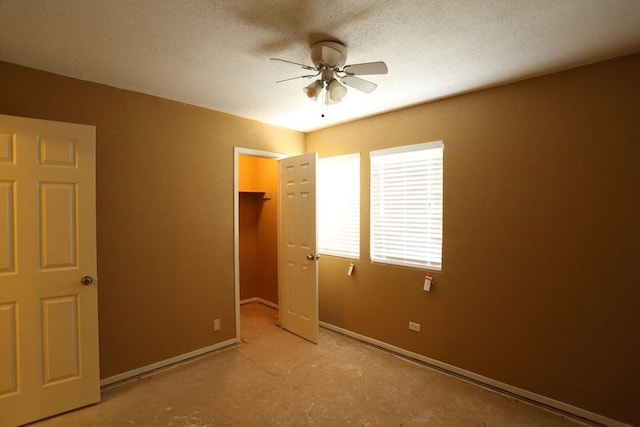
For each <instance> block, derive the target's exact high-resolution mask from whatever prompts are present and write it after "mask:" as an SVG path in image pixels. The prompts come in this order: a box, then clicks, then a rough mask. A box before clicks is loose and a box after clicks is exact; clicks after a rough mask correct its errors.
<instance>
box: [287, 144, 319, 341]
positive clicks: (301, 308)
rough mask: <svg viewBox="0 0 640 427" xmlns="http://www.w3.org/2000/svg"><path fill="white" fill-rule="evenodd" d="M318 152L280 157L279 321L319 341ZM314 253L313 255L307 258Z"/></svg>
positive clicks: (289, 328) (312, 339) (303, 335)
mask: <svg viewBox="0 0 640 427" xmlns="http://www.w3.org/2000/svg"><path fill="white" fill-rule="evenodd" d="M315 164H316V153H311V154H305V155H302V156H297V157H290V158H287V159H283V160H280V200H281V209H280V227H279V228H280V230H281V231H280V232H281V235H280V248H279V253H278V256H279V259H280V261H279V270H280V272H279V275H278V276H279V293H280V296H281V297H280V323H281V324H282V326H283V328H285V329H287V330H289V331H291V332H293V333H295V334H296V335H299V336H301V337H303V338H306V339H307V340H309V341H312V342H318V268H317V267H318V266H317V257H316V255H317V244H316V241H317V235H316V184H315V173H316V172H315ZM308 257H311V258H312V259H308Z"/></svg>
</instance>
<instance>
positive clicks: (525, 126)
mask: <svg viewBox="0 0 640 427" xmlns="http://www.w3.org/2000/svg"><path fill="white" fill-rule="evenodd" d="M639 120H640V55H634V56H629V57H626V58H622V59H617V60H613V61H609V62H605V63H601V64H596V65H592V66H588V67H583V68H579V69H575V70H571V71H567V72H563V73H558V74H554V75H549V76H546V77H541V78H536V79H532V80H528V81H523V82H520V83H515V84H511V85H507V86H502V87H497V88H493V89H488V90H484V91H480V92H475V93H470V94H466V95H463V96H458V97H454V98H449V99H446V100H442V101H438V102H433V103H429V104H425V105H421V106H417V107H414V108H409V109H406V110H401V111H397V112H393V113H389V114H384V115H381V116H377V117H373V118H369V119H365V120H361V121H357V122H352V123H348V124H344V125H341V126H336V127H333V128H329V129H325V130H320V131H316V132H312V133H310V134H308V135H307V148H306V150H307V152H312V151H317V152H318V153H319V156H320V157H326V156H332V155H339V154H346V153H352V152H360V153H361V159H362V160H361V164H362V178H361V197H362V199H361V200H362V214H361V219H362V221H361V253H362V260H361V261H360V262H358V263H357V264H356V274H355V275H354V276H352V277H349V276H347V275H346V271H347V265H348V263H349V261H348V260H343V259H339V258H334V257H329V256H324V257H323V258H322V259H321V262H320V318H321V320H323V321H326V322H329V323H331V324H334V325H337V326H340V327H342V328H346V329H349V330H352V331H355V332H357V333H360V334H364V335H366V336H369V337H372V338H375V339H378V340H381V341H384V342H387V343H390V344H393V345H396V346H399V347H402V348H404V349H408V350H410V351H413V352H416V353H419V354H421V355H425V356H428V357H431V358H434V359H438V360H440V361H443V362H446V363H449V364H451V365H455V366H458V367H460V368H464V369H467V370H469V371H473V372H476V373H479V374H481V375H484V376H486V377H489V378H493V379H496V380H498V381H502V382H504V383H507V384H511V385H514V386H517V387H521V388H523V389H526V390H529V391H532V392H535V393H539V394H542V395H544V396H548V397H551V398H553V399H557V400H560V401H563V402H568V403H570V404H573V405H576V406H578V407H581V408H585V409H587V410H590V411H593V412H596V413H599V414H603V415H605V416H609V417H612V418H614V419H618V420H622V421H626V422H631V423H634V424H637V425H638V424H640V411H639V410H638V390H639V389H640V364H639V363H638V360H640V341H639V340H638V327H639V326H640V310H639V309H638V301H640V286H639V283H640V282H639V280H638V274H637V268H638V265H639V261H640V243H639V242H640V226H639V225H638V224H639V222H638V221H639V218H640V125H639V123H640V122H639ZM435 140H443V141H444V147H445V148H444V161H445V166H444V191H445V196H444V197H445V200H444V247H443V250H444V259H443V270H442V272H435V273H433V276H434V278H435V282H436V284H435V286H434V287H433V289H432V292H431V293H426V292H424V291H423V290H422V282H423V277H424V274H425V273H424V271H418V270H412V269H405V268H398V267H392V266H384V265H374V264H371V263H370V262H369V243H368V241H369V214H368V209H369V205H368V200H369V159H368V152H369V151H371V150H376V149H381V148H386V147H392V146H398V145H406V144H416V143H421V142H427V141H435ZM409 321H413V322H418V323H420V324H421V325H422V332H420V333H415V332H411V331H409V330H408V322H409Z"/></svg>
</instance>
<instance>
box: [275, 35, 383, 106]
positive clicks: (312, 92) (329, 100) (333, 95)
mask: <svg viewBox="0 0 640 427" xmlns="http://www.w3.org/2000/svg"><path fill="white" fill-rule="evenodd" d="M270 59H271V60H272V61H280V62H286V63H288V64H293V65H298V66H300V67H302V68H303V69H304V70H309V71H311V72H312V73H311V74H306V75H304V76H298V77H292V78H289V79H284V80H279V81H277V82H276V83H282V82H286V81H289V80H295V79H311V78H315V77H317V79H316V80H314V81H313V82H312V83H311V84H310V85H308V86H306V87H304V88H303V89H302V90H303V91H304V93H305V94H306V95H307V96H308V97H309V98H310V99H312V100H314V101H315V100H317V99H318V97H320V99H321V100H323V103H324V104H327V105H328V104H335V103H338V102H340V101H341V100H342V98H343V97H344V96H345V95H346V94H347V88H346V87H345V85H346V86H349V87H352V88H354V89H357V90H360V91H362V92H365V93H370V92H372V91H373V90H374V89H375V88H376V87H378V85H377V84H375V83H373V82H370V81H368V80H365V79H361V78H359V77H356V76H358V75H360V76H362V75H372V74H387V72H388V69H387V64H385V63H384V62H382V61H378V62H366V63H363V64H352V65H344V64H345V62H346V60H347V47H346V46H345V45H344V44H342V43H340V42H337V41H321V42H318V43H315V44H313V45H312V46H311V62H313V66H311V65H305V64H300V63H297V62H293V61H287V60H286V59H280V58H270ZM323 91H324V99H323V98H322V97H321V95H322V93H323Z"/></svg>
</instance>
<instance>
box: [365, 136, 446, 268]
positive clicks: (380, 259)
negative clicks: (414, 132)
mask: <svg viewBox="0 0 640 427" xmlns="http://www.w3.org/2000/svg"><path fill="white" fill-rule="evenodd" d="M426 150H439V152H440V156H439V157H438V158H437V159H436V160H435V163H436V164H438V163H439V164H440V168H439V170H438V171H437V172H435V173H438V177H437V178H436V179H433V178H428V177H427V178H425V179H427V180H431V181H427V185H428V186H435V187H437V189H436V190H435V191H434V192H432V193H431V194H435V196H434V197H435V199H436V200H435V202H436V206H434V208H433V210H431V208H428V209H429V211H428V212H429V213H428V214H426V215H425V217H424V218H423V217H421V218H422V219H423V221H425V222H426V223H427V226H426V227H425V228H427V229H428V228H430V227H433V224H432V221H433V218H426V217H427V216H429V215H430V216H431V217H433V216H434V215H435V216H436V221H437V220H439V224H437V225H438V227H436V229H439V235H438V234H437V232H436V236H433V235H429V233H427V234H426V236H420V237H418V239H423V240H426V241H427V244H426V248H425V251H424V254H425V255H426V258H424V259H419V260H417V259H413V260H412V259H409V258H408V257H406V256H405V257H404V258H403V257H401V256H390V255H384V254H382V253H381V251H382V250H384V243H381V242H378V241H377V240H376V239H378V238H384V236H382V237H381V236H380V234H381V232H380V231H377V230H376V229H378V230H381V229H382V228H383V227H382V224H379V220H380V215H381V214H380V210H381V206H379V205H378V202H377V201H376V196H377V194H376V188H375V187H376V186H377V185H378V186H379V185H380V184H379V183H377V182H376V179H379V178H378V177H374V174H376V173H378V174H379V170H378V169H377V168H378V166H376V162H377V161H378V160H376V158H378V159H381V158H383V157H385V156H392V155H395V154H408V153H415V152H418V151H426ZM369 160H370V173H369V178H370V206H369V221H370V224H369V225H370V234H369V243H370V247H369V258H370V259H371V262H373V263H376V264H385V265H387V264H388V265H394V266H400V267H406V268H415V269H421V270H433V271H442V263H443V241H444V239H443V237H444V236H443V234H444V233H443V231H444V230H443V229H444V143H443V142H442V141H433V142H426V143H420V144H412V145H403V146H399V147H392V148H387V149H382V150H375V151H371V152H369ZM425 161H427V162H432V160H428V159H427V160H425ZM404 162H406V160H404ZM399 163H400V162H399ZM428 168H429V166H428V165H427V166H425V173H429V171H427V169H428ZM430 173H431V174H434V171H430ZM387 186H389V184H388V183H387ZM403 191H404V192H406V191H407V188H406V187H403ZM438 194H439V198H438V197H437V195H438ZM427 197H428V196H427ZM404 200H406V198H403V201H404ZM381 202H382V201H381ZM425 203H426V202H425ZM432 203H433V201H432ZM376 209H377V212H376ZM387 209H388V208H387ZM402 218H406V215H405V216H403V217H402ZM390 222H391V221H388V222H387V228H388V227H389V223H390ZM394 225H399V226H401V224H394ZM389 234H390V233H387V240H388V239H389V237H388V236H389ZM407 235H409V233H408V232H407V231H406V227H405V228H404V229H403V230H402V231H401V232H400V233H399V236H397V240H400V241H404V242H406V241H407ZM414 244H415V243H414ZM401 247H402V248H406V245H402V244H398V245H397V246H395V247H394V246H393V245H389V248H390V249H388V250H387V251H388V252H393V251H394V250H396V251H399V249H398V248H401ZM403 250H404V251H406V249H403ZM430 254H436V255H437V256H431V255H430ZM421 256H422V255H421Z"/></svg>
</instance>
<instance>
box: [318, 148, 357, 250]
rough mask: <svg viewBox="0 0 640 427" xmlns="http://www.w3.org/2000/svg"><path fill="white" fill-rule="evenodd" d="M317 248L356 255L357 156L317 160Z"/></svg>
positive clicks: (350, 155)
mask: <svg viewBox="0 0 640 427" xmlns="http://www.w3.org/2000/svg"><path fill="white" fill-rule="evenodd" d="M316 182H317V200H318V201H317V203H318V251H319V252H320V253H321V254H325V255H335V256H341V257H346V258H359V257H360V155H359V154H349V155H346V156H338V157H327V158H324V159H320V160H318V170H317V181H316Z"/></svg>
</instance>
